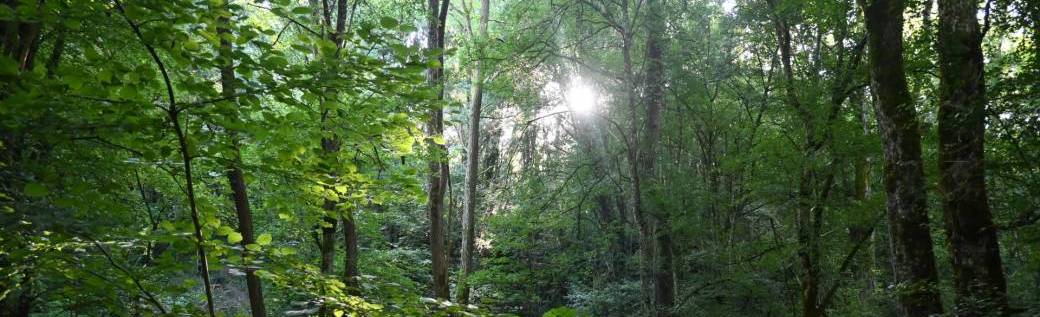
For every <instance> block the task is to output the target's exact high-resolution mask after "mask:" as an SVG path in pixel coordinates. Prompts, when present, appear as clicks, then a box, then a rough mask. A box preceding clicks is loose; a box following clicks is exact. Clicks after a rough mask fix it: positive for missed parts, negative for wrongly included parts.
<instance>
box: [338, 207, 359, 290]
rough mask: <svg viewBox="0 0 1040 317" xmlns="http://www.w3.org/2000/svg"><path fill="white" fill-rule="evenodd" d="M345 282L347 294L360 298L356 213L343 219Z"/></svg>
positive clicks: (350, 213) (349, 214) (348, 213)
mask: <svg viewBox="0 0 1040 317" xmlns="http://www.w3.org/2000/svg"><path fill="white" fill-rule="evenodd" d="M340 220H341V221H342V222H343V250H344V253H345V256H344V258H343V281H344V282H345V283H346V284H347V294H350V295H354V296H360V295H361V288H360V283H359V281H358V272H359V271H358V234H357V224H356V223H355V222H354V221H355V218H354V212H353V211H351V212H347V214H346V215H345V216H343V218H341V219H340Z"/></svg>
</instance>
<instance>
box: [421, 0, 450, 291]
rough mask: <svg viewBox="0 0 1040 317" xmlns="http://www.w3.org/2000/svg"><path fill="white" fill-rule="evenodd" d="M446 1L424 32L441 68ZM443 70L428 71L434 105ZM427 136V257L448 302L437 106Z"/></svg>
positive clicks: (433, 6)
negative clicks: (429, 156) (429, 149)
mask: <svg viewBox="0 0 1040 317" xmlns="http://www.w3.org/2000/svg"><path fill="white" fill-rule="evenodd" d="M448 1H449V0H429V2H428V5H429V7H428V9H429V11H430V14H429V17H428V18H429V29H428V30H427V31H428V33H427V41H428V46H427V47H429V48H430V49H432V50H437V51H438V53H437V57H436V58H437V60H438V61H439V62H440V64H441V65H443V64H444V54H443V49H444V26H445V24H446V20H447V17H448ZM443 74H444V68H443V66H437V67H431V68H430V69H429V71H428V76H427V80H428V82H429V85H430V86H431V87H433V89H434V90H436V91H437V99H436V100H437V101H440V100H443V99H444V78H443ZM426 134H427V136H428V137H430V138H431V140H430V141H429V143H428V145H429V146H430V148H431V149H432V152H433V153H432V156H433V158H431V159H430V162H429V166H428V168H429V173H430V175H429V177H428V179H427V181H428V182H429V194H428V196H427V211H428V213H429V218H430V253H431V254H430V257H431V262H432V266H433V293H434V296H435V297H437V298H439V299H447V298H448V297H449V294H448V261H447V257H446V255H445V254H444V190H445V188H446V187H447V180H448V176H449V174H448V164H447V162H446V156H447V149H446V148H445V147H444V145H443V144H437V143H436V142H434V141H433V140H432V137H435V136H440V135H443V134H444V112H443V111H442V110H441V108H440V105H435V106H434V107H433V108H432V109H430V121H429V122H428V123H427V125H426Z"/></svg>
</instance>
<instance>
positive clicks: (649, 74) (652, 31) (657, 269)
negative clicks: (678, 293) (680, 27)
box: [636, 0, 675, 316]
mask: <svg viewBox="0 0 1040 317" xmlns="http://www.w3.org/2000/svg"><path fill="white" fill-rule="evenodd" d="M661 2H662V1H660V0H649V1H647V14H648V16H647V20H646V23H647V25H646V28H647V41H646V59H647V61H646V96H647V99H646V123H645V125H646V126H645V130H644V131H643V132H644V133H645V134H644V136H643V137H644V139H643V142H641V143H642V144H641V146H640V149H639V162H638V164H639V165H640V166H641V171H640V172H641V173H640V174H641V175H642V176H641V177H640V181H642V182H643V183H644V184H653V182H654V181H655V180H656V177H655V174H656V162H657V143H658V142H659V139H660V135H661V109H662V108H664V102H665V100H664V71H665V70H664V62H663V61H662V51H663V50H664V38H663V34H662V33H664V31H665V29H664V17H663V16H662V13H663V10H664V8H663V5H662V3H661ZM641 191H643V192H645V188H641ZM636 208H637V209H638V210H640V212H639V214H640V215H642V217H649V218H650V220H651V221H650V224H651V227H652V232H653V238H654V243H653V244H654V257H653V259H652V261H651V263H652V265H653V274H652V275H653V281H654V305H655V308H654V310H655V312H656V315H657V316H671V315H672V309H673V308H674V306H675V283H674V282H675V281H674V275H675V272H674V269H673V263H672V261H673V260H672V236H671V232H670V231H671V228H669V226H668V219H667V218H668V217H667V214H666V213H665V212H664V211H662V210H655V208H651V206H649V205H648V204H647V203H646V200H645V199H643V198H640V202H639V205H637V206H636Z"/></svg>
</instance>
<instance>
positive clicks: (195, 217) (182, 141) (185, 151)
mask: <svg viewBox="0 0 1040 317" xmlns="http://www.w3.org/2000/svg"><path fill="white" fill-rule="evenodd" d="M114 3H115V6H116V9H117V10H118V11H119V14H120V15H122V16H123V19H124V20H125V21H126V24H127V25H129V26H130V29H131V30H132V31H133V32H134V35H135V36H136V37H137V39H138V40H139V41H141V45H143V46H144V47H145V50H147V51H148V55H149V56H150V57H151V59H152V61H153V62H154V63H155V67H156V68H158V69H159V73H160V74H161V75H162V79H163V84H164V86H166V98H167V102H169V105H168V108H166V116H167V118H168V119H169V121H170V122H169V123H170V125H171V128H173V132H174V134H175V135H176V137H177V145H178V150H179V152H180V154H181V163H183V164H182V165H183V167H184V169H183V171H184V183H185V186H184V188H185V189H186V190H187V197H186V198H187V200H188V209H189V210H190V211H191V223H192V226H193V227H194V229H195V230H194V236H195V248H196V250H197V251H198V256H199V263H198V264H199V273H200V275H201V278H202V284H203V290H204V291H205V295H206V311H207V313H208V314H209V316H210V317H215V316H216V312H215V311H214V308H213V285H212V283H210V278H209V259H208V258H207V257H206V248H205V242H206V238H205V237H204V236H203V235H202V222H201V220H200V215H199V208H198V204H197V203H196V201H197V200H196V198H195V197H196V196H195V181H194V176H193V175H192V168H191V166H192V165H191V163H192V156H191V148H190V147H189V145H188V133H189V132H188V131H187V128H185V127H181V121H180V114H181V111H182V110H183V109H181V108H179V107H178V104H177V98H176V93H174V90H173V81H172V80H171V79H170V74H169V72H168V71H167V70H166V64H164V63H163V62H162V59H161V58H159V53H158V52H157V51H156V50H155V47H153V46H152V44H150V43H149V42H148V41H146V40H145V37H144V35H143V34H142V33H141V28H140V27H139V26H138V25H137V24H136V23H134V21H133V20H131V19H130V16H128V15H127V14H126V10H125V9H124V8H123V4H122V2H120V1H119V0H115V1H114Z"/></svg>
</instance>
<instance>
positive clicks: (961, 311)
mask: <svg viewBox="0 0 1040 317" xmlns="http://www.w3.org/2000/svg"><path fill="white" fill-rule="evenodd" d="M977 12H978V3H977V2H976V1H974V0H944V1H939V42H938V53H939V80H940V84H939V180H940V181H939V188H940V192H941V193H942V205H943V211H944V214H945V219H946V235H947V237H948V239H949V241H950V243H949V247H950V259H951V260H952V261H953V279H954V286H955V287H954V288H955V290H956V292H955V293H956V294H957V299H956V301H955V302H956V311H955V313H956V314H957V315H958V316H997V315H1005V314H1007V313H1008V310H1007V306H1008V302H1007V286H1006V281H1005V280H1004V270H1003V264H1002V263H1001V259H1000V247H999V244H998V241H997V229H996V227H995V226H994V225H993V216H992V214H991V213H990V210H989V202H988V201H987V196H986V179H985V177H986V176H985V159H984V153H983V146H984V145H983V143H984V135H985V107H986V89H985V88H986V85H985V78H984V72H983V58H982V44H981V43H982V37H983V34H982V32H981V31H980V28H979V23H978V20H977V18H976V14H977Z"/></svg>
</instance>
